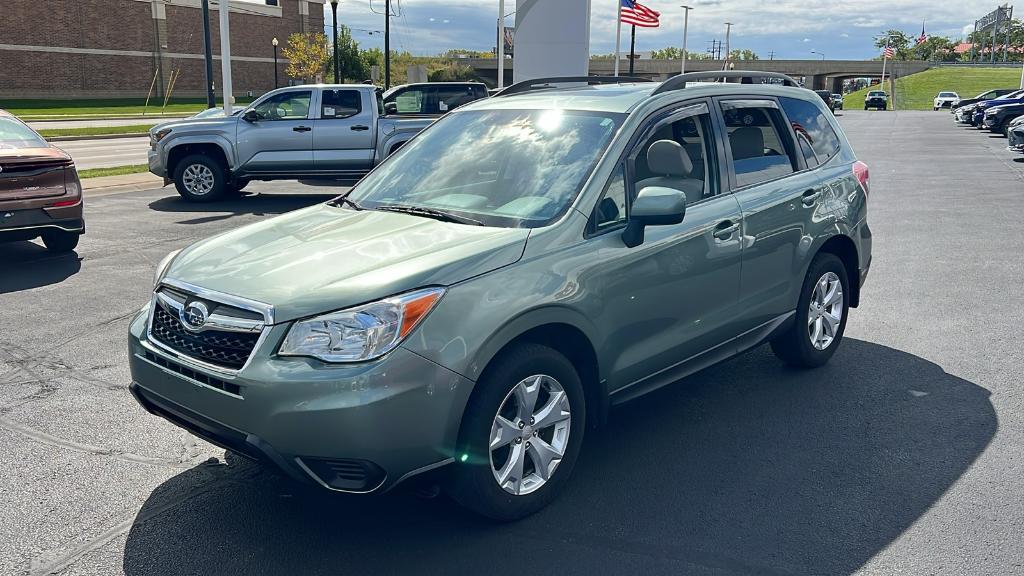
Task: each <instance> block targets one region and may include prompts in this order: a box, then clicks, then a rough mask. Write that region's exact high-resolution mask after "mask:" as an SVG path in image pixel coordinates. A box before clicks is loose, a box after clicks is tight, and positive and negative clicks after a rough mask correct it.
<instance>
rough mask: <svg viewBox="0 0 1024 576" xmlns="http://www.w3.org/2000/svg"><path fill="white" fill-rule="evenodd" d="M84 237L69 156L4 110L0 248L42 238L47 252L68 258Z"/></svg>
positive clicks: (0, 131) (0, 122)
mask: <svg viewBox="0 0 1024 576" xmlns="http://www.w3.org/2000/svg"><path fill="white" fill-rule="evenodd" d="M84 233H85V219H84V217H83V215H82V184H81V182H80V181H79V180H78V172H77V171H76V170H75V163H74V161H73V160H72V159H71V156H69V155H68V154H67V152H64V151H63V150H61V149H60V148H57V147H56V146H51V145H50V144H49V143H48V142H47V141H46V140H44V139H43V137H42V136H40V135H39V134H37V133H36V132H35V131H34V130H32V129H31V128H29V127H28V125H26V124H25V123H24V122H22V121H21V120H18V119H17V118H15V117H14V116H13V115H11V114H10V113H8V112H5V111H4V110H0V242H9V241H15V240H32V239H34V238H39V237H42V239H43V244H45V245H46V247H47V248H48V249H50V250H52V251H54V252H68V251H70V250H74V249H75V247H76V246H78V237H79V236H81V235H82V234H84Z"/></svg>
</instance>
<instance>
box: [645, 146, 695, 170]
mask: <svg viewBox="0 0 1024 576" xmlns="http://www.w3.org/2000/svg"><path fill="white" fill-rule="evenodd" d="M647 167H648V168H650V169H651V172H653V173H655V174H658V175H659V176H689V175H690V172H692V171H693V162H691V161H690V155H689V154H687V153H686V150H685V149H684V148H683V147H682V145H680V144H679V143H678V142H676V141H675V140H658V141H656V142H654V143H653V144H651V146H650V148H648V149H647Z"/></svg>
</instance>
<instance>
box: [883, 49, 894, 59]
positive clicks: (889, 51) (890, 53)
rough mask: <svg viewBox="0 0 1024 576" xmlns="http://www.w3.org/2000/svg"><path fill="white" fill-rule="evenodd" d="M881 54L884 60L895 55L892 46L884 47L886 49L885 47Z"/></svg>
mask: <svg viewBox="0 0 1024 576" xmlns="http://www.w3.org/2000/svg"><path fill="white" fill-rule="evenodd" d="M882 54H883V55H884V56H885V57H886V58H892V57H893V55H895V54H896V52H895V51H894V50H893V49H892V46H886V47H885V51H884V52H882Z"/></svg>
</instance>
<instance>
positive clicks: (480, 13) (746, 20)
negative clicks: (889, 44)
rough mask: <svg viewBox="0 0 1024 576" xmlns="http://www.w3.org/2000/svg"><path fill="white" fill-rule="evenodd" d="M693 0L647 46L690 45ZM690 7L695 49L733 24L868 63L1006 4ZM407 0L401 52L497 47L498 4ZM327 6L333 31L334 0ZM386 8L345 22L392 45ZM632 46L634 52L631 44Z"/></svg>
mask: <svg viewBox="0 0 1024 576" xmlns="http://www.w3.org/2000/svg"><path fill="white" fill-rule="evenodd" d="M546 1H557V0H546ZM684 2H685V0H649V1H648V2H647V5H648V6H650V7H651V8H654V9H655V10H658V11H660V12H661V13H662V26H661V27H660V28H657V29H646V30H644V29H637V50H651V49H656V48H664V47H665V46H670V45H674V46H678V45H680V44H681V42H682V35H683V18H682V12H683V11H682V9H681V8H679V4H682V3H684ZM689 4H690V5H691V6H693V7H694V10H693V11H692V12H691V13H690V33H689V37H690V40H689V47H690V49H691V50H694V51H696V50H705V49H706V48H707V46H708V44H709V42H710V41H711V40H713V39H718V40H722V39H724V37H725V25H724V24H723V23H724V22H726V21H731V22H733V23H734V26H733V28H732V46H733V47H734V48H748V49H751V50H754V51H756V52H757V53H758V54H759V55H760V56H761V57H762V58H767V57H768V55H769V52H771V51H774V52H775V58H781V59H804V58H816V57H818V56H816V55H814V54H812V53H811V51H812V50H816V51H818V52H824V53H825V55H826V57H827V58H829V59H833V58H835V59H863V58H871V57H873V56H875V55H876V53H877V51H876V50H875V49H874V48H873V47H872V37H873V36H876V35H878V34H879V32H881V31H882V30H885V29H887V28H890V27H893V28H899V29H902V30H904V31H906V32H908V33H912V34H913V35H915V36H916V35H917V34H918V33H920V31H921V23H922V20H924V21H925V23H926V28H927V32H928V33H929V34H940V35H943V36H950V37H953V38H956V37H958V36H961V35H962V34H963V29H964V28H965V27H967V26H970V25H972V24H973V21H974V19H975V18H978V17H980V16H982V15H984V14H985V13H986V12H989V11H990V10H992V9H994V8H995V5H996V2H995V1H992V0H990V1H978V0H961V1H959V2H943V1H936V0H853V1H847V2H842V1H835V0H831V1H824V0H732V1H729V0H690V1H689ZM399 5H400V10H399V16H398V17H396V18H393V19H392V36H391V38H392V49H395V50H408V51H409V52H412V53H414V54H421V55H432V54H437V53H439V52H441V51H443V50H445V49H448V48H466V49H473V50H490V49H491V48H492V47H493V46H494V41H493V37H494V32H493V30H494V29H495V25H496V21H497V8H498V2H497V0H403V1H401V2H400V3H399V2H398V1H397V0H394V2H393V4H392V10H393V11H394V10H396V8H397V6H399ZM505 5H506V11H507V12H512V11H514V10H515V1H514V0H506V2H505ZM324 9H325V14H326V22H327V25H328V27H329V26H330V20H331V19H330V5H329V4H328V5H326V6H325V7H324ZM383 10H384V2H383V0H372V1H371V0H342V1H341V4H340V5H339V7H338V22H339V24H344V25H347V26H349V27H351V28H353V36H354V37H355V38H356V40H358V41H359V43H360V45H361V46H363V47H371V46H383V34H382V32H381V31H382V30H383V28H384V16H383V15H382V12H383ZM375 11H376V12H378V13H379V14H378V13H374V12H375ZM615 13H616V2H615V1H612V0H593V3H592V5H591V36H590V51H591V53H595V54H602V53H609V52H612V51H614V49H615ZM513 24H514V16H513V17H509V18H508V20H507V25H509V26H511V25H513ZM626 38H628V36H626ZM624 48H625V49H628V40H627V42H626V43H625V46H624Z"/></svg>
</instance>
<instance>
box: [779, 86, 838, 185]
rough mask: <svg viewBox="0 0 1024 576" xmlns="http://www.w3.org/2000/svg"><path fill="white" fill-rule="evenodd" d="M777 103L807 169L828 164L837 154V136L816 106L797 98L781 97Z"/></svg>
mask: <svg viewBox="0 0 1024 576" xmlns="http://www.w3.org/2000/svg"><path fill="white" fill-rule="evenodd" d="M779 102H781V103H782V109H783V110H785V111H786V116H788V117H789V123H790V125H791V126H792V127H793V133H794V134H795V135H796V139H797V142H798V143H799V145H800V148H801V150H802V151H803V153H804V159H805V160H807V167H808V168H813V167H815V166H817V165H819V164H824V163H825V162H828V161H829V159H830V158H832V157H833V156H835V155H836V154H837V153H838V152H839V136H837V135H836V131H835V130H834V129H833V128H832V124H830V123H829V121H828V118H826V117H825V115H824V114H823V113H822V112H821V110H820V109H819V108H818V107H817V106H815V105H814V104H811V103H810V102H808V101H806V100H800V99H798V98H786V97H782V98H779ZM807 148H809V149H810V151H811V154H810V155H808V153H807V152H808V151H807Z"/></svg>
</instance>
